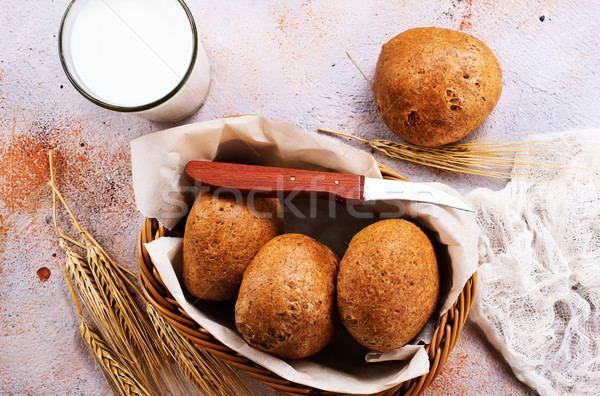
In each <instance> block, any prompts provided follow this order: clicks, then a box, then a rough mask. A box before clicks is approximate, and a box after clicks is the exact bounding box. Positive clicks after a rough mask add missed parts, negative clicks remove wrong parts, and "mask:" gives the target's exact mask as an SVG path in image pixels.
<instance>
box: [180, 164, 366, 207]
mask: <svg viewBox="0 0 600 396" xmlns="http://www.w3.org/2000/svg"><path fill="white" fill-rule="evenodd" d="M185 173H186V174H187V176H188V177H189V178H190V180H191V181H193V182H194V183H196V184H200V185H202V186H208V187H209V188H210V189H211V190H212V191H215V190H220V189H223V190H225V191H228V190H231V191H236V190H237V191H240V192H241V193H242V194H249V193H250V194H254V195H257V196H268V197H279V196H284V197H287V196H289V195H291V194H294V196H300V197H310V196H317V197H328V196H329V195H334V196H335V197H336V198H337V199H339V200H351V201H361V200H362V199H363V189H364V181H365V177H364V176H363V175H352V174H348V173H334V172H319V171H308V170H302V169H289V168H276V167H270V166H256V165H242V164H229V163H225V162H211V161H190V162H188V163H187V165H186V167H185Z"/></svg>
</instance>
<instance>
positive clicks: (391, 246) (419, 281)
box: [337, 219, 440, 352]
mask: <svg viewBox="0 0 600 396" xmlns="http://www.w3.org/2000/svg"><path fill="white" fill-rule="evenodd" d="M337 289H338V290H337V292H338V298H337V305H338V310H339V315H340V318H341V320H342V323H343V324H344V326H345V327H346V329H348V332H349V333H350V334H351V335H352V337H354V339H356V341H358V342H359V343H360V344H362V345H364V346H365V347H367V348H370V349H372V350H375V351H380V352H388V351H391V350H394V349H396V348H399V347H401V346H403V345H404V344H406V343H407V342H408V341H410V340H411V339H412V338H414V337H415V336H416V335H417V334H418V333H419V331H420V330H421V329H422V328H423V326H424V325H425V323H427V320H428V319H429V317H430V316H431V314H432V313H433V311H434V309H435V307H436V304H437V300H438V297H439V289H440V278H439V272H438V265H437V261H436V257H435V252H434V250H433V246H432V244H431V241H430V240H429V238H427V236H426V235H425V234H424V233H423V231H421V229H420V228H419V227H417V226H416V225H414V224H413V223H411V222H408V221H406V220H400V219H390V220H382V221H379V222H377V223H375V224H372V225H370V226H368V227H366V228H364V229H363V230H361V231H360V232H358V233H357V234H356V235H355V236H354V237H353V238H352V240H351V241H350V245H349V246H348V249H347V250H346V254H344V257H343V258H342V261H341V262H340V270H339V273H338V280H337Z"/></svg>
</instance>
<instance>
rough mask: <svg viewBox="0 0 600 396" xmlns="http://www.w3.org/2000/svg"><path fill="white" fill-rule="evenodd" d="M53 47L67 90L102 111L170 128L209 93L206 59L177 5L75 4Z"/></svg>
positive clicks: (135, 0)
mask: <svg viewBox="0 0 600 396" xmlns="http://www.w3.org/2000/svg"><path fill="white" fill-rule="evenodd" d="M58 43H59V44H58V47H59V55H60V60H61V63H62V66H63V68H64V70H65V73H66V74H67V77H68V78H69V80H70V81H71V83H72V84H73V86H75V88H76V89H77V90H78V91H79V92H80V93H81V94H82V95H83V96H85V97H86V98H87V99H89V100H91V101H92V102H93V103H95V104H97V105H99V106H102V107H104V108H107V109H110V110H114V111H120V112H126V113H132V114H135V115H138V116H141V117H144V118H147V119H150V120H153V121H161V122H174V121H179V120H181V119H183V118H186V117H188V116H190V115H192V114H193V113H194V112H196V110H198V108H199V107H200V106H202V104H203V103H204V100H205V99H206V95H207V94H208V90H209V87H210V67H209V64H208V58H207V56H206V53H205V51H204V47H203V46H202V44H201V43H200V42H199V41H198V34H197V32H196V24H195V23H194V19H193V17H192V14H191V13H190V10H189V9H188V7H187V6H186V5H185V3H184V2H183V1H180V0H73V1H72V2H71V3H70V4H69V6H68V8H67V10H66V12H65V15H64V17H63V20H62V23H61V27H60V31H59V37H58Z"/></svg>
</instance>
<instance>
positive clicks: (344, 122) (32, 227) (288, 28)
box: [0, 0, 600, 395]
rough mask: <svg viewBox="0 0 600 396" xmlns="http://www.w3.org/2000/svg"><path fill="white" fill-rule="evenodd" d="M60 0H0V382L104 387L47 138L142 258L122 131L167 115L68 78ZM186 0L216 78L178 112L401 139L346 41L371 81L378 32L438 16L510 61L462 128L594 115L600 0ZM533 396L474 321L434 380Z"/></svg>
mask: <svg viewBox="0 0 600 396" xmlns="http://www.w3.org/2000/svg"><path fill="white" fill-rule="evenodd" d="M67 3H68V2H67V1H66V0H56V1H54V2H42V1H29V2H15V1H10V0H0V10H2V11H1V12H0V37H2V40H0V157H1V164H2V166H1V168H0V199H1V201H0V393H1V394H86V395H95V394H97V395H100V394H106V392H107V391H108V390H109V388H108V387H107V385H106V383H105V381H104V379H103V377H102V375H101V372H100V371H99V369H98V367H96V366H95V364H94V362H93V360H92V358H91V357H90V355H89V354H88V352H87V350H86V349H85V346H84V345H83V343H82V342H81V339H80V336H79V334H78V331H77V322H78V320H77V314H76V310H75V308H74V306H73V304H72V302H71V297H70V295H69V293H68V290H67V288H66V285H65V282H64V280H63V277H62V268H63V266H64V264H63V262H64V258H63V255H62V252H61V251H60V248H59V247H58V244H57V240H56V238H55V237H54V234H53V233H54V231H53V227H52V222H51V194H50V191H49V189H48V188H47V187H46V185H45V183H46V181H47V179H48V164H47V157H46V150H47V149H50V148H53V149H55V150H56V158H57V164H56V171H57V177H58V179H59V185H60V187H61V188H62V190H63V191H64V194H65V196H66V198H67V199H68V200H69V202H71V204H72V207H73V209H74V211H75V212H76V213H77V214H78V215H79V217H80V219H81V222H82V224H83V226H84V227H86V228H87V229H88V230H89V231H90V232H91V233H92V234H93V235H95V236H96V237H97V239H98V240H99V242H100V243H101V244H103V246H104V247H105V248H106V250H107V251H108V252H109V253H111V254H112V255H113V256H114V257H115V258H116V259H117V260H118V261H120V262H121V263H123V264H124V265H126V266H128V267H130V268H132V269H134V270H135V269H136V257H135V240H136V234H137V231H138V228H139V227H140V225H141V221H142V218H141V216H140V215H139V213H137V211H136V208H135V204H134V200H133V191H132V188H131V179H130V176H131V172H130V167H129V159H130V158H129V141H130V140H131V139H134V138H136V137H138V136H142V135H144V134H147V133H150V132H153V131H156V130H160V129H164V128H166V127H169V126H171V125H166V124H156V123H152V122H148V121H145V120H142V119H139V118H136V117H134V116H131V115H123V114H116V113H112V112H110V111H108V110H103V109H100V108H98V107H96V106H94V105H93V104H91V103H89V102H87V101H86V100H85V99H83V97H81V96H80V95H79V94H78V93H77V92H76V91H75V90H74V89H73V88H72V87H71V86H70V84H69V82H68V80H67V78H66V77H65V75H64V73H63V71H62V69H61V67H60V63H59V60H58V56H57V44H56V42H57V38H56V36H57V32H58V26H59V23H60V19H61V16H62V13H63V11H64V9H65V8H66V6H67ZM188 3H189V6H190V8H191V10H192V12H193V14H194V15H195V18H196V21H197V24H198V30H199V32H200V35H201V39H202V41H203V43H204V45H205V47H206V49H207V53H208V57H209V59H210V62H211V67H212V72H213V83H212V90H211V93H210V94H209V97H208V99H207V102H206V105H205V106H204V107H203V108H202V109H201V110H200V111H199V112H198V113H197V114H195V115H194V116H193V117H191V118H190V119H188V120H186V121H184V122H194V121H202V120H209V119H213V118H215V117H222V116H227V115H231V114H246V113H253V114H261V115H264V116H267V117H271V118H274V119H277V120H281V121H285V122H288V123H291V124H296V125H299V126H301V127H304V128H306V129H308V130H310V131H315V130H316V128H317V127H329V128H335V129H340V130H344V131H347V132H352V133H355V134H357V135H359V136H362V137H369V138H376V137H377V138H388V139H390V138H394V135H393V134H392V133H391V132H389V131H388V130H387V129H386V127H385V125H384V124H383V122H382V121H381V118H380V117H379V115H378V114H377V112H376V110H375V104H374V101H373V98H372V94H371V91H370V87H369V84H368V83H367V82H366V80H365V79H364V78H363V76H362V75H361V74H360V73H359V71H358V70H357V69H356V67H355V66H354V65H353V64H352V62H351V61H350V60H349V59H348V57H347V56H346V51H348V52H349V53H350V54H351V55H352V57H353V58H354V59H355V60H356V62H357V63H358V64H359V65H360V66H361V68H362V69H363V70H364V72H365V74H366V75H367V76H368V77H369V78H371V77H372V75H373V71H374V67H375V63H376V61H377V56H378V54H379V49H380V46H381V44H382V43H384V42H386V41H388V40H389V39H390V38H391V37H393V36H395V35H396V34H398V33H399V32H401V31H403V30H405V29H408V28H412V27H417V26H431V25H436V26H440V27H446V28H452V29H460V30H463V31H465V32H468V33H471V34H473V35H475V36H476V37H478V38H480V39H481V40H483V41H484V42H485V43H486V44H487V45H488V46H489V47H490V48H491V49H492V50H493V51H494V52H495V54H496V56H497V57H498V59H499V61H500V64H501V65H502V68H503V72H504V90H503V93H502V97H501V99H500V101H499V103H498V106H497V107H496V109H495V110H494V111H493V112H492V114H491V115H490V117H489V118H488V119H487V120H486V121H484V123H483V124H482V125H481V126H480V127H479V128H478V129H477V130H476V131H475V132H474V133H473V134H471V135H470V136H468V137H467V139H468V140H472V139H475V138H481V139H486V140H493V139H515V140H516V139H521V138H523V137H524V135H525V134H526V133H527V132H534V131H554V130H562V129H566V128H585V127H598V126H599V125H600V111H599V110H598V103H600V78H599V77H598V74H597V70H598V69H599V67H600V48H599V43H598V37H600V27H599V26H600V25H599V24H598V23H597V21H598V18H599V17H600V2H597V1H594V0H583V1H575V0H555V1H541V0H539V1H535V0H516V1H512V2H496V1H492V0H462V1H459V0H454V1H448V0H437V1H421V2H414V1H394V2H392V1H371V2H363V1H357V0H355V1H347V2H326V1H312V2H308V1H307V2H300V1H288V2H285V3H284V4H280V3H281V2H279V1H243V2H236V4H235V6H231V5H230V3H229V2H222V1H197V0H193V1H192V0H189V1H188ZM17 105H18V109H17V111H16V126H15V128H14V134H13V133H12V131H11V126H12V124H13V114H14V113H15V108H16V107H17ZM315 133H316V131H315ZM351 144H356V145H357V147H361V148H363V149H366V148H365V147H364V146H360V144H359V143H351ZM377 158H378V159H379V160H381V161H382V162H384V163H385V164H387V165H390V166H391V167H393V168H395V169H397V170H398V171H400V172H401V173H404V174H405V175H406V176H408V177H410V178H412V179H414V180H418V181H420V180H436V181H441V182H445V183H447V184H449V185H451V186H453V187H455V188H457V189H459V190H461V191H463V192H468V191H470V190H472V189H473V188H475V187H478V186H488V187H491V188H494V189H497V188H501V187H502V186H503V182H501V181H494V180H486V179H483V178H480V177H465V176H456V175H450V174H447V173H441V172H436V171H431V170H428V169H423V168H418V167H416V166H412V165H407V164H404V163H401V162H398V161H395V160H392V159H388V158H383V157H379V156H378V157H377ZM62 224H65V222H64V221H63V222H62ZM256 389H257V393H263V392H267V391H266V390H265V388H263V387H260V386H258V387H257V388H256ZM528 392H530V391H529V390H528V389H527V388H526V387H524V386H523V385H521V384H520V383H519V382H518V381H517V380H516V379H515V378H514V376H513V375H512V373H511V372H510V370H509V369H507V367H506V365H505V364H504V363H503V362H502V359H501V358H500V357H499V356H498V355H497V354H496V353H495V352H494V351H493V350H492V349H491V347H490V346H489V345H488V344H487V342H485V341H484V337H483V335H482V334H481V332H480V331H479V330H478V329H477V328H475V327H474V326H471V325H468V326H467V327H466V329H465V330H464V332H463V333H462V335H461V337H460V339H459V341H458V344H457V346H456V348H455V349H454V351H453V352H452V354H451V355H450V358H449V361H448V362H447V364H446V366H445V367H444V369H443V371H442V374H441V375H440V377H439V378H438V379H437V380H436V381H435V382H434V383H433V384H432V385H431V387H430V388H429V389H428V390H427V394H429V395H437V394H440V395H442V394H498V393H503V394H527V393H528Z"/></svg>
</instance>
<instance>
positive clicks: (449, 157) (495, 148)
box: [317, 128, 566, 179]
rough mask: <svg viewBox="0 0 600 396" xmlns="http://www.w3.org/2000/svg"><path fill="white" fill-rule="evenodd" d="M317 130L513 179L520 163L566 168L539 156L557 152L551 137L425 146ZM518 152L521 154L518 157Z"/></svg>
mask: <svg viewBox="0 0 600 396" xmlns="http://www.w3.org/2000/svg"><path fill="white" fill-rule="evenodd" d="M317 130H318V131H320V132H324V133H330V134H334V135H338V136H345V137H348V138H351V139H355V140H358V141H360V142H363V143H366V144H368V145H370V146H371V147H372V148H373V149H374V150H376V151H377V152H379V153H381V154H383V155H386V156H388V157H391V158H397V159H400V160H403V161H408V162H411V163H413V164H417V165H424V166H428V167H432V168H436V169H441V170H445V171H449V172H454V173H463V174H471V175H479V176H487V177H493V178H499V179H510V178H511V177H512V176H515V175H513V174H512V173H511V170H512V168H513V167H514V166H516V165H519V166H540V167H546V168H552V167H554V168H566V167H565V166H561V165H557V164H552V163H548V162H543V161H540V160H539V158H541V157H543V156H544V155H547V153H548V152H553V155H556V153H555V152H556V145H553V142H552V141H549V140H529V141H522V142H502V141H489V142H471V143H462V144H451V145H445V146H439V147H424V146H416V145H413V144H408V143H400V142H395V141H391V140H385V139H373V140H367V139H362V138H359V137H356V136H353V135H350V134H347V133H343V132H338V131H333V130H331V129H326V128H318V129H317ZM515 154H521V155H520V156H517V157H515V156H514V155H515Z"/></svg>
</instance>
